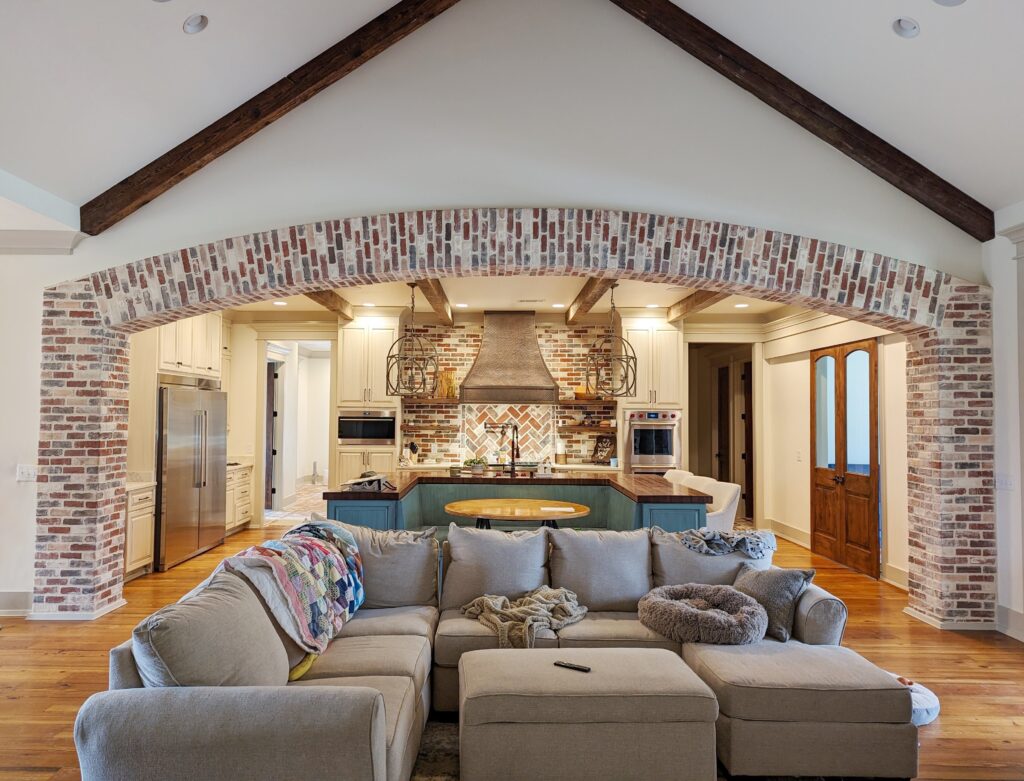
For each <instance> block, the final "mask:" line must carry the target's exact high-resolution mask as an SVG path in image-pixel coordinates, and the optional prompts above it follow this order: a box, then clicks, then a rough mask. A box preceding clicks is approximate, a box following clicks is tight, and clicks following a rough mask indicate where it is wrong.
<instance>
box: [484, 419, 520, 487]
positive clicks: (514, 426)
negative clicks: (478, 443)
mask: <svg viewBox="0 0 1024 781" xmlns="http://www.w3.org/2000/svg"><path fill="white" fill-rule="evenodd" d="M485 428H488V429H497V430H498V431H499V433H500V435H501V437H502V438H504V437H505V433H506V432H507V431H508V430H509V429H511V430H512V446H511V456H512V463H511V464H509V472H508V476H509V477H513V478H514V477H515V476H516V461H518V460H519V458H520V454H519V424H518V423H495V424H488V425H487V426H485Z"/></svg>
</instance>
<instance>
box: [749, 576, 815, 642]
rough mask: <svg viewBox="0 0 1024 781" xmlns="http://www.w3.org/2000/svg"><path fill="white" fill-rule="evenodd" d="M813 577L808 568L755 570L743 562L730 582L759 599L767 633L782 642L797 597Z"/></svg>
mask: <svg viewBox="0 0 1024 781" xmlns="http://www.w3.org/2000/svg"><path fill="white" fill-rule="evenodd" d="M813 577H814V570H812V569H780V568H778V567H771V568H770V569H767V570H758V569H755V568H754V567H751V566H749V565H747V564H744V565H743V566H742V567H740V571H739V574H738V575H737V576H736V581H735V582H734V583H733V586H734V587H735V588H736V590H737V591H741V592H742V593H744V594H746V595H747V596H749V597H753V598H754V599H756V600H757V601H758V602H760V603H761V606H762V607H763V608H764V609H765V611H766V612H767V613H768V637H774V638H775V639H776V640H781V641H782V642H786V641H787V640H789V638H790V637H791V636H792V635H793V617H794V616H795V614H796V603H797V600H799V599H800V595H801V594H803V593H804V589H806V588H807V585H808V584H809V583H810V582H811V579H812V578H813Z"/></svg>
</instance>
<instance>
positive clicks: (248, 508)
mask: <svg viewBox="0 0 1024 781" xmlns="http://www.w3.org/2000/svg"><path fill="white" fill-rule="evenodd" d="M224 516H225V517H224V525H225V527H226V528H225V530H226V531H227V533H228V534H231V533H232V532H236V531H241V530H242V529H243V528H244V527H245V525H246V524H247V523H249V521H251V520H252V467H251V466H243V467H235V468H233V469H229V470H228V479H227V498H226V501H225V503H224Z"/></svg>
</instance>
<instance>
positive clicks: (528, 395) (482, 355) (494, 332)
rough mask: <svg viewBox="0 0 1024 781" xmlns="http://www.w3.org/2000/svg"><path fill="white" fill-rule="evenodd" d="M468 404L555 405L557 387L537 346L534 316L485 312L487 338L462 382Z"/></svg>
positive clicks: (463, 395)
mask: <svg viewBox="0 0 1024 781" xmlns="http://www.w3.org/2000/svg"><path fill="white" fill-rule="evenodd" d="M459 399H460V400H461V401H462V402H463V403H468V404H556V403H557V402H558V385H557V384H556V383H555V380H554V378H553V377H552V376H551V372H550V371H548V366H547V364H546V363H544V357H543V356H542V355H541V354H540V345H539V344H538V343H537V327H536V317H535V314H534V313H533V312H484V336H483V341H482V342H481V344H480V352H479V353H477V356H476V361H474V362H473V366H472V367H471V368H470V370H469V374H467V375H466V379H465V380H463V382H462V391H461V393H460V395H459Z"/></svg>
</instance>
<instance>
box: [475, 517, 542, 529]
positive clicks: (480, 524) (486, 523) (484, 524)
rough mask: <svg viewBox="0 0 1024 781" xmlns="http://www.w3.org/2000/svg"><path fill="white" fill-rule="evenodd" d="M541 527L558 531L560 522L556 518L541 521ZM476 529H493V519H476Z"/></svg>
mask: <svg viewBox="0 0 1024 781" xmlns="http://www.w3.org/2000/svg"><path fill="white" fill-rule="evenodd" d="M540 525H541V526H547V527H548V528H549V529H557V528H558V521H556V520H555V519H554V518H552V519H550V520H547V521H541V522H540ZM476 528H478V529H490V528H491V519H490V518H477V519H476Z"/></svg>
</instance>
